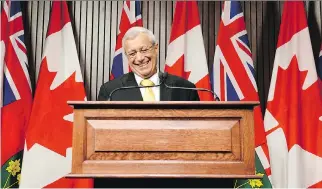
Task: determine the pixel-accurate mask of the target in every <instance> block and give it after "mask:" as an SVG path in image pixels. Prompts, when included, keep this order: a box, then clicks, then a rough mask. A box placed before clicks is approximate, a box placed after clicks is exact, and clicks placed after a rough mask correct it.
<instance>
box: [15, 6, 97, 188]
mask: <svg viewBox="0 0 322 189" xmlns="http://www.w3.org/2000/svg"><path fill="white" fill-rule="evenodd" d="M85 98H86V97H85V90H84V86H83V79H82V74H81V70H80V66H79V60H78V56H77V51H76V45H75V41H74V36H73V31H72V26H71V22H70V19H69V14H68V9H67V5H66V2H64V1H53V3H52V11H51V17H50V22H49V26H48V32H47V38H46V42H45V47H44V54H43V59H42V62H41V67H40V71H39V78H38V82H37V86H36V92H35V98H34V103H33V107H32V111H31V117H30V121H29V125H28V129H27V133H26V143H25V150H24V161H23V164H22V174H21V183H20V187H27V188H43V187H54V188H57V187H63V188H73V187H81V188H85V187H93V181H92V179H67V178H64V176H65V175H67V174H68V173H70V171H71V158H72V156H71V155H72V148H71V147H72V130H73V109H72V107H71V106H69V105H68V104H67V101H69V100H85Z"/></svg>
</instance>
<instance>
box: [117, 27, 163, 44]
mask: <svg viewBox="0 0 322 189" xmlns="http://www.w3.org/2000/svg"><path fill="white" fill-rule="evenodd" d="M140 33H145V34H147V35H148V37H149V38H150V41H151V42H152V45H155V44H156V43H157V41H156V39H155V36H154V34H153V33H152V31H150V30H148V29H146V28H144V27H132V28H130V29H129V30H127V32H126V33H125V34H124V36H123V39H122V46H123V48H124V43H125V41H126V40H128V39H134V38H135V37H136V36H138V35H139V34H140Z"/></svg>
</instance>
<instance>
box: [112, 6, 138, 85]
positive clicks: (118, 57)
mask: <svg viewBox="0 0 322 189" xmlns="http://www.w3.org/2000/svg"><path fill="white" fill-rule="evenodd" d="M140 3H141V2H140V1H124V5H123V10H122V14H121V19H120V23H119V30H118V35H117V37H116V45H115V52H114V59H113V63H112V69H111V74H110V80H113V79H114V78H117V77H119V76H121V75H123V74H125V73H128V72H129V65H128V62H127V58H126V57H125V56H124V53H123V45H122V39H123V36H124V34H125V33H126V32H127V30H129V29H130V28H131V27H134V26H143V24H142V16H141V6H140Z"/></svg>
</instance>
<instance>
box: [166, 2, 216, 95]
mask: <svg viewBox="0 0 322 189" xmlns="http://www.w3.org/2000/svg"><path fill="white" fill-rule="evenodd" d="M165 71H166V72H169V73H170V74H173V75H177V76H179V77H182V78H185V79H187V80H189V81H190V82H192V83H194V84H195V85H196V87H198V88H206V89H211V85H210V79H209V72H208V66H207V59H206V52H205V47H204V42H203V37H202V32H201V26H200V19H199V12H198V5H197V2H196V1H177V2H176V8H175V13H174V19H173V23H172V28H171V36H170V42H169V45H168V53H167V59H166V65H165ZM198 94H199V98H200V100H206V101H207V100H213V99H214V97H213V96H212V94H211V93H209V92H201V91H198Z"/></svg>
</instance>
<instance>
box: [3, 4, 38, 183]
mask: <svg viewBox="0 0 322 189" xmlns="http://www.w3.org/2000/svg"><path fill="white" fill-rule="evenodd" d="M0 36H1V37H0V38H1V39H0V50H1V55H0V56H1V57H0V73H1V74H0V89H1V90H0V93H1V97H0V98H1V100H0V105H1V111H0V117H1V181H2V182H1V188H9V187H13V188H17V187H19V180H20V171H21V163H22V154H23V147H24V141H25V130H26V128H27V124H28V120H29V115H30V111H31V105H32V90H31V83H30V78H29V73H28V62H27V56H26V46H25V44H24V28H23V21H22V14H21V7H20V2H19V1H3V3H2V9H1V35H0Z"/></svg>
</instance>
